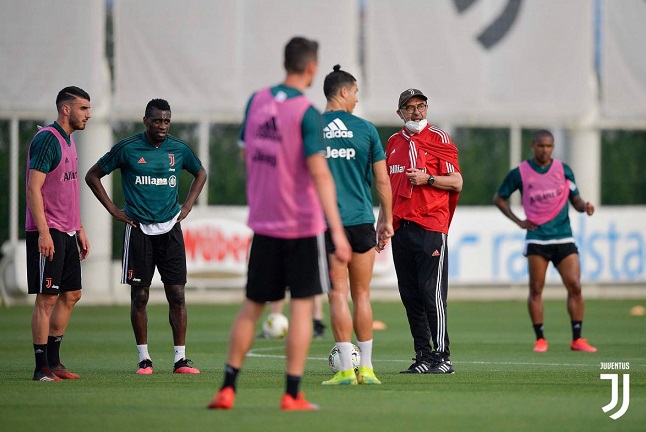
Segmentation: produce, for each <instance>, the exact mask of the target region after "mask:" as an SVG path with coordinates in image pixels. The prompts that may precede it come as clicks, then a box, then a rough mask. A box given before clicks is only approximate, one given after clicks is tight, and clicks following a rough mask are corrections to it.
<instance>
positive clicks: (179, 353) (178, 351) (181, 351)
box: [173, 345, 186, 363]
mask: <svg viewBox="0 0 646 432" xmlns="http://www.w3.org/2000/svg"><path fill="white" fill-rule="evenodd" d="M173 349H174V350H175V360H173V363H177V362H178V361H180V360H182V359H184V358H186V345H181V346H174V347H173Z"/></svg>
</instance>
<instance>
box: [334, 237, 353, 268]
mask: <svg viewBox="0 0 646 432" xmlns="http://www.w3.org/2000/svg"><path fill="white" fill-rule="evenodd" d="M331 235H332V243H334V249H335V250H334V256H335V257H336V258H337V259H338V260H339V261H341V262H344V263H347V262H350V260H351V259H352V248H351V247H350V242H348V238H347V237H346V236H345V231H343V230H340V231H339V232H332V233H331Z"/></svg>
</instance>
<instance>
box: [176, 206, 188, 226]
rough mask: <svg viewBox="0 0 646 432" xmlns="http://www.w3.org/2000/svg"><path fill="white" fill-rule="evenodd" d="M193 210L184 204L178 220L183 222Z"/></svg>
mask: <svg viewBox="0 0 646 432" xmlns="http://www.w3.org/2000/svg"><path fill="white" fill-rule="evenodd" d="M190 212H191V209H190V208H188V207H187V206H182V209H181V210H180V212H179V216H178V217H177V222H178V223H179V222H181V221H183V220H184V219H186V216H188V214H189V213H190Z"/></svg>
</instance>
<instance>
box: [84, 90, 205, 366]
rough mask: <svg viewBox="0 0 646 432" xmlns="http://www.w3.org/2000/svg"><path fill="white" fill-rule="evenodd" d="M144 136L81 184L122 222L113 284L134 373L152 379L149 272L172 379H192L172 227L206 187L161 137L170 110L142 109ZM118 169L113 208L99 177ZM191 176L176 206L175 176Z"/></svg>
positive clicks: (175, 142) (180, 240) (181, 257)
mask: <svg viewBox="0 0 646 432" xmlns="http://www.w3.org/2000/svg"><path fill="white" fill-rule="evenodd" d="M143 121H144V125H145V126H146V130H145V132H141V133H139V134H137V135H133V136H131V137H129V138H125V139H123V140H121V141H120V142H118V143H117V144H116V145H115V146H114V147H112V149H111V150H110V151H109V152H108V153H106V154H105V155H104V156H103V157H102V158H101V159H99V161H98V162H97V163H96V164H95V165H94V166H93V167H92V168H90V170H89V171H88V173H87V175H86V176H85V181H86V182H87V184H88V185H89V186H90V189H92V192H94V195H96V197H97V198H98V200H99V201H100V202H101V204H103V206H104V207H105V208H106V209H107V210H108V211H109V212H110V214H111V215H112V216H113V217H114V218H115V219H117V220H119V221H122V222H125V224H126V226H125V234H124V245H123V261H122V266H123V269H122V270H123V271H122V276H121V282H122V283H127V284H129V285H130V286H131V306H130V319H131V321H132V328H133V330H134V333H135V339H136V341H137V349H138V351H139V368H138V370H137V373H138V374H142V375H149V374H152V373H153V367H152V359H151V356H150V354H149V353H148V328H147V321H148V318H147V313H146V305H147V304H148V297H149V292H150V284H151V281H152V277H153V274H154V272H155V267H157V270H158V271H159V274H160V275H161V279H162V282H163V283H164V290H165V291H166V298H167V299H168V306H169V321H170V325H171V328H172V330H173V341H174V348H175V358H174V363H175V366H174V369H173V371H174V373H189V374H196V373H199V372H200V371H199V370H198V369H196V368H193V367H191V361H190V360H188V359H187V358H186V303H185V299H184V287H185V285H186V252H185V249H184V237H183V234H182V228H181V225H180V222H181V221H182V220H183V219H184V218H186V216H187V215H188V213H189V212H190V211H191V209H192V208H193V204H194V203H195V201H196V200H197V197H198V195H199V194H200V192H201V191H202V187H204V183H206V171H205V170H204V168H203V167H202V163H201V162H200V160H199V159H198V158H197V157H196V156H195V154H194V153H193V151H192V150H191V149H190V147H189V146H188V145H187V144H186V143H185V142H183V141H181V140H179V139H177V138H175V137H173V136H171V135H168V130H169V128H170V121H171V110H170V105H169V104H168V102H166V101H165V100H163V99H153V100H151V101H150V102H149V103H148V105H147V106H146V113H145V116H144V119H143ZM116 169H119V170H121V186H122V188H123V194H124V197H125V200H126V205H125V207H124V208H123V209H119V208H118V207H117V206H115V205H114V203H113V202H112V200H111V199H110V197H109V196H108V194H107V193H106V191H105V189H104V188H103V185H102V184H101V178H102V177H103V176H105V175H107V174H109V173H111V172H112V171H114V170H116ZM181 170H186V171H188V172H189V173H191V174H192V175H193V176H194V179H193V182H192V183H191V187H190V189H189V192H188V196H187V197H186V201H184V204H183V205H181V206H180V204H179V202H178V186H179V175H180V172H181Z"/></svg>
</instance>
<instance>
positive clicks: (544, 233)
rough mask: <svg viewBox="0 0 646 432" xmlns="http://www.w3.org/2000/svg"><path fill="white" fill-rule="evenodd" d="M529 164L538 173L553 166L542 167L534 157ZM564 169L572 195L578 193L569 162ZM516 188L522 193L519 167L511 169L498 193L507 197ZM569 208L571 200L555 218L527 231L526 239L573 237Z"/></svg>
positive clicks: (546, 239)
mask: <svg viewBox="0 0 646 432" xmlns="http://www.w3.org/2000/svg"><path fill="white" fill-rule="evenodd" d="M529 165H530V166H531V167H532V169H533V170H534V171H536V172H538V173H545V172H547V171H548V170H549V169H550V167H551V166H552V164H551V163H550V164H549V165H547V166H546V167H541V166H539V165H538V164H536V162H534V160H533V159H529ZM563 171H564V172H565V178H566V179H568V180H569V181H570V197H572V196H574V195H578V194H579V189H578V188H577V187H576V182H575V180H574V173H573V172H572V169H571V168H570V167H569V166H568V165H567V164H565V163H563ZM516 190H519V191H520V192H521V194H522V190H523V182H522V179H521V176H520V169H519V168H514V169H513V170H511V171H509V173H508V174H507V176H506V177H505V180H504V181H503V182H502V185H501V186H500V187H499V188H498V195H500V196H501V197H502V198H505V199H507V198H509V196H511V194H512V193H514V191H516ZM569 209H570V205H569V201H566V203H565V205H564V206H563V208H562V209H561V211H560V212H559V213H558V215H556V217H555V218H554V219H552V220H551V221H549V222H546V223H544V224H543V225H540V226H539V227H538V228H536V229H535V230H534V231H527V235H526V237H525V238H526V240H527V241H529V242H531V241H532V240H536V241H549V240H558V239H563V238H569V237H572V227H571V226H570V216H569V214H568V213H569Z"/></svg>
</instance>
